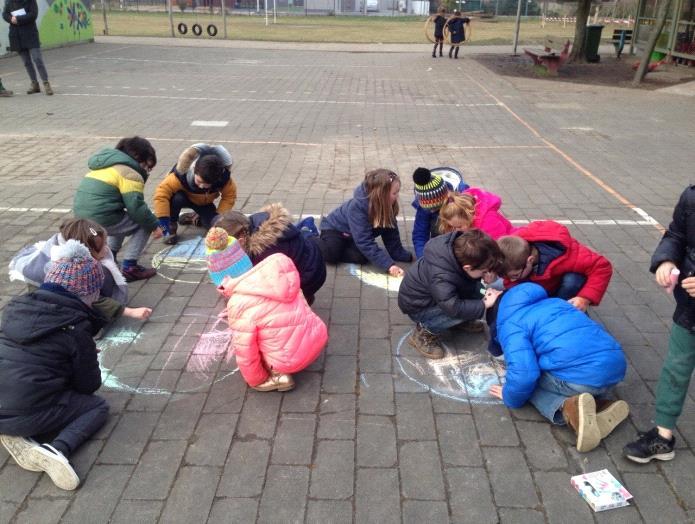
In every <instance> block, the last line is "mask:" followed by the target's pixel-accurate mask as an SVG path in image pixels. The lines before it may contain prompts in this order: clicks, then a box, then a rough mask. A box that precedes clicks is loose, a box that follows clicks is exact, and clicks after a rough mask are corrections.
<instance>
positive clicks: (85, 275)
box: [44, 239, 104, 298]
mask: <svg viewBox="0 0 695 524" xmlns="http://www.w3.org/2000/svg"><path fill="white" fill-rule="evenodd" d="M44 282H48V283H52V284H58V285H59V286H61V287H62V288H63V289H65V290H66V291H69V292H70V293H72V294H74V295H77V296H78V297H80V298H87V297H94V298H96V297H98V295H99V290H100V289H101V286H102V285H103V284H104V272H103V270H102V269H101V264H99V262H97V261H96V260H94V259H93V258H92V255H91V254H90V253H89V249H87V247H85V246H84V245H83V244H82V243H80V242H78V241H77V240H74V239H70V240H68V241H66V242H65V244H62V245H59V246H54V247H53V248H52V249H51V262H50V263H49V265H48V271H47V272H46V276H45V277H44Z"/></svg>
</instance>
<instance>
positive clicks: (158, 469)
mask: <svg viewBox="0 0 695 524" xmlns="http://www.w3.org/2000/svg"><path fill="white" fill-rule="evenodd" d="M186 445H187V443H186V441H185V440H162V441H152V442H150V443H149V445H148V447H147V449H146V450H145V452H144V453H143V454H142V457H141V458H140V460H139V461H138V465H137V467H136V468H135V472H134V473H133V476H132V477H131V479H130V481H129V482H128V487H127V488H126V490H125V492H124V493H123V496H124V497H125V498H127V499H146V500H162V499H166V498H167V496H168V495H169V488H170V487H171V485H172V483H173V482H174V478H176V473H177V472H178V470H179V467H180V465H181V459H182V458H183V454H184V453H185V451H186Z"/></svg>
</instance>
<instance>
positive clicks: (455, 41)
mask: <svg viewBox="0 0 695 524" xmlns="http://www.w3.org/2000/svg"><path fill="white" fill-rule="evenodd" d="M470 23H471V19H470V18H468V17H467V16H461V11H454V16H452V17H451V18H449V20H447V22H446V27H448V28H449V35H450V39H451V47H450V48H449V58H451V57H452V53H453V57H454V58H458V57H459V47H461V44H462V43H463V42H464V41H465V40H466V29H465V26H466V25H470Z"/></svg>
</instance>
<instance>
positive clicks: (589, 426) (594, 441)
mask: <svg viewBox="0 0 695 524" xmlns="http://www.w3.org/2000/svg"><path fill="white" fill-rule="evenodd" d="M562 416H563V417H564V419H565V422H567V425H568V426H570V427H571V428H572V429H573V430H574V432H575V433H576V434H577V451H579V452H582V453H584V452H587V451H591V450H592V449H594V448H595V447H596V446H598V445H599V444H600V443H601V432H600V431H599V428H598V422H597V421H596V401H595V400H594V397H592V396H591V395H590V394H589V393H582V394H581V395H575V396H574V397H570V398H568V399H567V400H565V402H564V404H562Z"/></svg>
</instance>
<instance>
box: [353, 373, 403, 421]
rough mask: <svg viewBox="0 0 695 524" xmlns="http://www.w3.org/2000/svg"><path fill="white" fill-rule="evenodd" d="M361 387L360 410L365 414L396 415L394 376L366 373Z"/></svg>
mask: <svg viewBox="0 0 695 524" xmlns="http://www.w3.org/2000/svg"><path fill="white" fill-rule="evenodd" d="M363 376H364V380H363V381H362V382H361V383H360V387H359V392H360V396H359V410H360V413H362V414H365V415H395V414H396V407H395V404H394V398H393V380H392V376H391V375H388V374H385V373H364V375H363Z"/></svg>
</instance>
